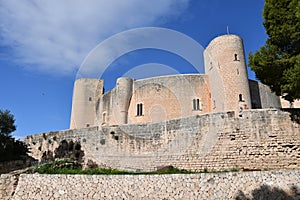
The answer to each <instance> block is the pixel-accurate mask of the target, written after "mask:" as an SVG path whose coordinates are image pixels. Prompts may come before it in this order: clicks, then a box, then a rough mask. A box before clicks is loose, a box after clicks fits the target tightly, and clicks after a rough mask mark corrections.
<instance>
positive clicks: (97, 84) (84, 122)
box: [70, 78, 103, 129]
mask: <svg viewBox="0 0 300 200" xmlns="http://www.w3.org/2000/svg"><path fill="white" fill-rule="evenodd" d="M99 88H100V89H101V91H102V88H103V80H99V79H87V78H82V79H78V80H76V81H75V83H74V91H73V99H72V113H71V122H70V129H77V128H84V127H89V126H95V125H96V124H95V115H96V113H95V104H96V97H97V91H99Z"/></svg>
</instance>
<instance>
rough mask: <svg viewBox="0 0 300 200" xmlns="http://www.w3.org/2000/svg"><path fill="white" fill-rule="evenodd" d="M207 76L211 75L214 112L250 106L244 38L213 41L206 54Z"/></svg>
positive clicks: (237, 37) (227, 36) (224, 38)
mask: <svg viewBox="0 0 300 200" xmlns="http://www.w3.org/2000/svg"><path fill="white" fill-rule="evenodd" d="M204 61H205V73H206V74H208V75H209V80H210V86H211V97H212V111H213V112H220V111H229V110H233V111H235V112H236V115H237V113H238V112H239V110H240V109H241V108H242V109H248V108H250V107H251V99H250V90H249V83H248V75H247V68H246V62H245V54H244V46H243V41H242V39H241V38H240V37H239V36H237V35H223V36H220V37H217V38H215V39H214V40H212V41H211V42H210V44H209V45H208V46H207V48H206V49H205V51H204Z"/></svg>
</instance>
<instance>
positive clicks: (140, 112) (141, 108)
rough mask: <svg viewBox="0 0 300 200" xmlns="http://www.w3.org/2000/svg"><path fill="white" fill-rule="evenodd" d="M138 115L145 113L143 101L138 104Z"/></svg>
mask: <svg viewBox="0 0 300 200" xmlns="http://www.w3.org/2000/svg"><path fill="white" fill-rule="evenodd" d="M136 115H137V116H142V115H143V104H142V103H139V104H137V113H136Z"/></svg>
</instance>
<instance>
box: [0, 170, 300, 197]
mask: <svg viewBox="0 0 300 200" xmlns="http://www.w3.org/2000/svg"><path fill="white" fill-rule="evenodd" d="M299 177H300V170H281V171H261V172H239V173H238V172H230V173H209V174H171V175H41V174H22V175H20V178H19V182H18V185H17V188H16V190H15V192H14V194H13V196H11V195H6V196H5V192H3V191H4V190H3V188H4V187H5V185H3V184H2V183H3V182H4V180H5V181H7V180H12V179H13V178H12V175H1V178H0V197H1V199H14V200H21V199H26V200H28V199H43V200H46V199H66V200H68V199H70V200H71V199H132V200H134V199H208V200H210V199H214V200H216V199H222V200H223V199H245V198H251V199H252V198H254V199H299V197H300V190H299V187H300V178H299Z"/></svg>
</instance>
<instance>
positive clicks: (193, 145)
mask: <svg viewBox="0 0 300 200" xmlns="http://www.w3.org/2000/svg"><path fill="white" fill-rule="evenodd" d="M234 116H235V115H234V113H233V112H223V113H212V114H204V115H195V116H191V117H187V118H180V119H173V120H169V121H164V122H159V123H150V124H126V125H121V126H102V127H90V128H84V129H76V130H67V131H58V132H49V133H44V134H37V135H32V136H28V137H27V138H26V139H25V142H26V143H27V144H29V146H30V148H31V151H32V156H33V157H35V158H37V159H41V157H42V155H43V154H44V153H45V152H47V151H51V152H53V154H54V153H55V149H56V148H57V147H58V145H59V142H60V141H62V140H67V141H73V142H79V143H80V144H81V148H82V150H83V151H84V159H85V161H88V160H93V161H94V162H96V163H97V164H98V165H100V166H103V167H111V168H117V169H124V170H130V171H153V170H156V169H158V168H160V167H162V166H168V165H172V166H174V167H177V168H180V169H187V170H192V171H201V170H204V169H208V170H228V169H233V168H237V169H244V170H264V169H296V168H299V167H300V127H299V124H298V123H296V122H293V121H291V118H290V114H289V113H288V112H283V111H280V110H276V109H266V110H248V111H245V112H244V113H243V117H242V118H236V117H234Z"/></svg>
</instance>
